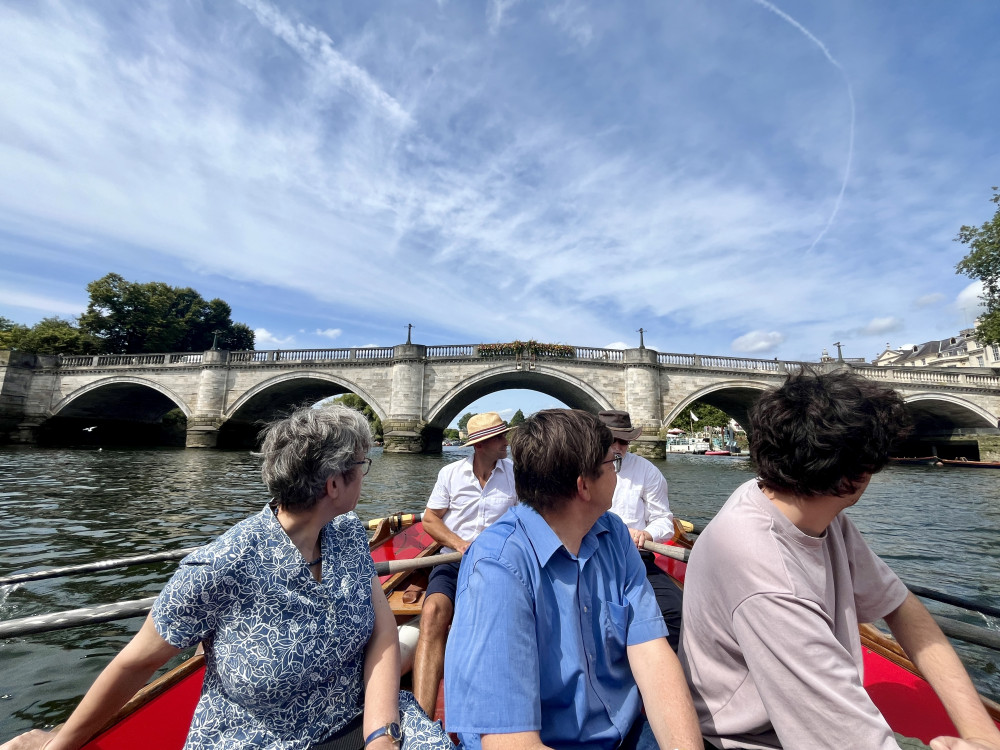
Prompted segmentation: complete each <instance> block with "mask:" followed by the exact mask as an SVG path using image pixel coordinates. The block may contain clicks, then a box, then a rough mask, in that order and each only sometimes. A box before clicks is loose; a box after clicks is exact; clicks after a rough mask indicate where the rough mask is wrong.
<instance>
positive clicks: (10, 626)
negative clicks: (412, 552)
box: [0, 552, 462, 639]
mask: <svg viewBox="0 0 1000 750" xmlns="http://www.w3.org/2000/svg"><path fill="white" fill-rule="evenodd" d="M461 559H462V553H461V552H450V553H448V554H446V555H431V556H429V557H419V558H416V559H413V560H387V561H385V562H377V563H375V573H376V575H380V576H384V575H393V574H395V573H400V572H403V571H408V570H417V569H418V568H432V567H434V566H435V565H443V564H445V563H452V562H458V561H459V560H461ZM154 601H156V597H155V596H150V597H147V598H145V599H132V600H130V601H125V602H117V603H115V604H99V605H97V606H96V607H84V608H82V609H70V610H65V611H63V612H53V613H52V614H49V615H35V616H33V617H20V618H18V619H16V620H6V621H4V622H0V639H3V638H19V637H21V636H25V635H32V634H34V633H48V632H50V631H53V630H66V629H67V628H75V627H77V626H79V625H93V624H96V623H99V622H112V621H114V620H127V619H128V618H130V617H139V616H141V615H145V614H146V613H147V612H149V610H150V609H152V607H153V602H154Z"/></svg>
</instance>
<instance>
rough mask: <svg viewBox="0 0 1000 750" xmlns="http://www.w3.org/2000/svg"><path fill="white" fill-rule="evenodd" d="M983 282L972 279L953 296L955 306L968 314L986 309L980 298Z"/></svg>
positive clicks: (976, 313)
mask: <svg viewBox="0 0 1000 750" xmlns="http://www.w3.org/2000/svg"><path fill="white" fill-rule="evenodd" d="M982 294H983V282H981V281H973V282H972V283H971V284H969V285H968V286H967V287H965V289H963V290H962V291H961V292H959V293H958V296H957V297H956V298H955V307H957V308H958V309H959V310H960V311H962V312H964V313H968V314H969V315H979V314H980V313H982V312H984V311H985V310H986V306H985V304H984V303H983V300H982Z"/></svg>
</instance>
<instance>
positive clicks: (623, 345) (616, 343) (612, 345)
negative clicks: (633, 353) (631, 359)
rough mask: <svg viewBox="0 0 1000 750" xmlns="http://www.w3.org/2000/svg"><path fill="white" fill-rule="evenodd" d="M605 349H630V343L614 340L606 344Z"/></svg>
mask: <svg viewBox="0 0 1000 750" xmlns="http://www.w3.org/2000/svg"><path fill="white" fill-rule="evenodd" d="M603 348H604V349H628V348H629V345H628V344H626V343H625V342H624V341H612V342H611V343H610V344H605V345H604V347H603Z"/></svg>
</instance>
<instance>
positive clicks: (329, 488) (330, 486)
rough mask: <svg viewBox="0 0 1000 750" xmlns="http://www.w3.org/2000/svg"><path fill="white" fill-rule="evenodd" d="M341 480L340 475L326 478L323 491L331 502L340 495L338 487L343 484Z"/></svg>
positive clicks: (341, 476)
mask: <svg viewBox="0 0 1000 750" xmlns="http://www.w3.org/2000/svg"><path fill="white" fill-rule="evenodd" d="M343 479H344V477H343V475H342V474H336V475H331V476H329V477H327V478H326V485H325V486H324V487H323V489H325V490H326V494H327V496H328V497H330V498H331V499H333V500H336V499H337V496H338V495H340V487H341V485H342V484H343Z"/></svg>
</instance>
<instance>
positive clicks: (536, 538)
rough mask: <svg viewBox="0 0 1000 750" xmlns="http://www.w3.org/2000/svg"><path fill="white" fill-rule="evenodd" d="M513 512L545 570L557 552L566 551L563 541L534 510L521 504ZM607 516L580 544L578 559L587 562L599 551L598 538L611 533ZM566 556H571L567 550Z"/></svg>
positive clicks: (592, 528)
mask: <svg viewBox="0 0 1000 750" xmlns="http://www.w3.org/2000/svg"><path fill="white" fill-rule="evenodd" d="M511 512H512V513H514V514H515V515H516V516H517V518H518V520H519V521H520V522H521V525H522V526H524V531H525V535H526V536H527V537H528V541H529V542H530V544H531V547H532V549H534V551H535V557H537V558H538V564H539V566H541V567H543V568H544V567H545V566H546V565H548V563H549V560H551V559H552V556H553V555H554V554H555V553H556V552H558V551H559V550H560V549H566V548H565V546H564V545H563V543H562V540H561V539H559V537H558V536H556V532H554V531H553V530H552V527H551V526H549V524H548V523H547V522H546V520H545V519H544V518H542V516H541V515H540V514H539V513H538V512H537V511H536V510H535V509H534V508H532V507H530V506H528V505H525V504H524V503H520V504H518V505H515V506H514V507H513V508H512V509H511ZM606 515H607V514H605V516H606ZM605 516H601V517H600V518H598V519H597V521H596V522H595V523H594V525H593V526H591V527H590V531H588V532H587V533H586V534H585V535H584V537H583V541H582V542H581V543H580V554H578V555H577V558H578V559H580V560H583V561H586V560H588V559H589V558H590V557H591V555H593V554H594V553H595V552H596V551H597V546H598V540H597V539H598V537H599V536H600V535H601V534H607V533H608V531H609V529H608V526H607V521H606V518H605ZM566 554H567V555H569V550H566Z"/></svg>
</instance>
